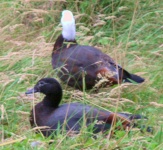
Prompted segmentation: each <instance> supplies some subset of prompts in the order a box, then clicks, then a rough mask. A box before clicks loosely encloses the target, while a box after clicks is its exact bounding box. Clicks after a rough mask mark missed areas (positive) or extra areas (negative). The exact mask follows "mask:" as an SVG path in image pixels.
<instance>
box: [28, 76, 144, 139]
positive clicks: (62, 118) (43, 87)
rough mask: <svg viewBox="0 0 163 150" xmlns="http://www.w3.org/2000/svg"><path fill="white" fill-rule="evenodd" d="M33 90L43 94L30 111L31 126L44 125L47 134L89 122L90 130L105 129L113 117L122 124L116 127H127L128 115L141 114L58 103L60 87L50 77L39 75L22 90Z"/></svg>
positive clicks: (79, 127) (43, 131) (133, 117)
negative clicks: (35, 81)
mask: <svg viewBox="0 0 163 150" xmlns="http://www.w3.org/2000/svg"><path fill="white" fill-rule="evenodd" d="M36 92H41V93H43V94H45V97H44V99H43V100H42V101H41V102H40V103H38V104H37V105H36V106H35V107H34V109H33V110H32V111H31V115H30V123H31V126H32V127H35V126H39V127H41V126H46V127H47V128H46V129H42V130H41V132H42V133H43V135H44V136H49V135H51V134H52V133H54V132H55V131H56V130H58V129H60V130H62V129H65V130H66V131H75V132H77V133H78V132H79V131H80V129H81V127H82V126H83V125H85V126H87V127H89V126H91V125H93V128H92V129H93V132H94V133H97V132H100V131H101V132H105V131H107V130H108V129H110V126H111V125H112V124H115V123H116V121H117V120H119V121H121V122H122V126H121V125H120V126H118V128H123V129H126V128H127V127H130V123H131V120H132V119H140V118H141V116H140V115H130V114H125V113H113V112H109V111H105V110H99V109H97V108H94V107H91V106H89V105H84V104H80V103H67V104H63V105H60V106H59V103H60V101H61V98H62V88H61V86H60V84H59V83H58V82H57V80H55V79H53V78H44V79H41V80H40V81H38V83H37V84H36V85H35V86H34V88H33V89H31V90H28V91H27V92H26V94H31V93H36Z"/></svg>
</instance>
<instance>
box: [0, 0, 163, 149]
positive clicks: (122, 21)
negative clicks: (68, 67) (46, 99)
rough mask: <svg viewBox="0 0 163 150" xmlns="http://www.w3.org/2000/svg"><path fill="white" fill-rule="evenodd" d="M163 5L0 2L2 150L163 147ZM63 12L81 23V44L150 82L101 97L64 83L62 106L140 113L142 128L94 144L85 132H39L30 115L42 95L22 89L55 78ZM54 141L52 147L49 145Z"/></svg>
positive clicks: (122, 0)
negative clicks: (149, 130) (51, 134)
mask: <svg viewBox="0 0 163 150" xmlns="http://www.w3.org/2000/svg"><path fill="white" fill-rule="evenodd" d="M162 8H163V1H162V0H157V1H155V0H148V1H146V0H134V1H129V0H112V1H99V0H90V1H72V0H67V1H66V0H54V1H41V0H24V1H23V0H15V1H12V0H1V2H0V33H1V36H0V117H1V118H0V138H1V139H0V140H1V141H0V142H1V143H0V149H5V150H9V149H16V150H18V149H21V150H22V149H48V150H49V149H63V150H64V149H65V150H66V149H75V150H77V149H125V150H130V149H132V150H138V149H140V150H142V149H143V150H161V149H162V147H163V131H162V130H163V129H162V127H163V108H162V107H163V94H162V93H163V76H162V73H163V67H162V64H163V40H162V39H163V19H162V18H163V10H162ZM64 9H69V10H71V11H72V12H73V13H74V15H75V18H76V25H77V40H78V43H80V44H87V45H94V46H97V47H99V48H101V49H102V50H103V52H105V53H108V54H109V55H110V56H112V57H113V58H114V59H115V60H116V61H117V62H118V63H119V64H121V65H122V66H123V67H124V68H126V69H127V70H128V71H130V72H132V73H136V74H138V75H141V76H142V77H144V78H145V80H146V81H145V83H143V84H141V85H119V86H114V87H110V88H109V87H108V88H104V89H101V90H100V91H99V93H96V94H95V93H92V92H91V91H87V92H84V94H83V92H80V91H77V90H74V89H72V88H70V87H68V86H66V85H63V84H62V86H63V89H64V96H63V100H62V103H65V102H75V101H79V102H81V103H86V104H89V105H93V106H96V107H99V108H105V109H107V110H111V111H118V112H119V111H122V112H129V113H135V114H142V115H145V116H147V117H148V120H147V121H143V122H141V123H142V124H145V125H146V126H151V127H153V128H154V132H153V133H147V132H140V130H139V129H136V130H131V131H130V132H129V133H127V132H126V131H115V135H114V136H113V137H111V138H110V137H109V136H104V135H102V134H101V133H99V134H98V135H97V138H93V136H92V133H90V132H88V131H87V129H85V128H83V130H82V131H81V133H80V134H79V135H76V136H68V135H66V134H65V133H63V134H58V135H57V136H55V137H54V138H53V139H49V138H44V137H43V136H42V135H41V134H35V133H34V131H33V130H32V129H31V128H30V125H29V113H30V110H31V109H32V106H33V105H34V103H37V102H39V101H40V100H41V99H42V97H43V95H38V94H36V95H35V97H33V96H32V97H29V96H28V97H27V96H26V95H25V94H24V93H25V91H26V90H27V89H28V88H30V87H32V86H33V85H34V84H35V83H36V81H38V80H39V79H40V78H42V77H56V78H57V76H56V70H53V69H52V66H51V52H52V48H53V43H54V42H55V39H56V38H57V36H58V35H59V34H60V33H61V25H59V23H60V16H61V11H62V10H64ZM49 141H53V142H52V144H49Z"/></svg>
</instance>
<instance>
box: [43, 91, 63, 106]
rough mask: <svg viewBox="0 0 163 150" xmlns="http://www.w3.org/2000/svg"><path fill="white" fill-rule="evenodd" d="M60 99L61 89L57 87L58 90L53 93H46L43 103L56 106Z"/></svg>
mask: <svg viewBox="0 0 163 150" xmlns="http://www.w3.org/2000/svg"><path fill="white" fill-rule="evenodd" d="M61 99H62V90H60V89H58V92H55V93H54V94H53V93H52V94H48V95H46V96H45V97H44V99H43V104H44V105H45V106H48V107H55V108H56V107H58V105H59V103H60V102H61Z"/></svg>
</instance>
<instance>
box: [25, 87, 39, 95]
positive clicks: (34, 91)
mask: <svg viewBox="0 0 163 150" xmlns="http://www.w3.org/2000/svg"><path fill="white" fill-rule="evenodd" d="M36 92H38V90H37V89H36V88H32V89H29V90H28V91H27V92H25V94H26V95H28V94H32V93H36Z"/></svg>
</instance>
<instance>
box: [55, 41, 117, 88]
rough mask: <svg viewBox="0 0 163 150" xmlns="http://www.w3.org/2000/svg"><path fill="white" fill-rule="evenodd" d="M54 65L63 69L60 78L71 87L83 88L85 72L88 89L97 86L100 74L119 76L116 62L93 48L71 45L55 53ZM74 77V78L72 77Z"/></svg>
mask: <svg viewBox="0 0 163 150" xmlns="http://www.w3.org/2000/svg"><path fill="white" fill-rule="evenodd" d="M52 65H53V68H54V69H56V68H58V67H61V68H62V69H61V70H62V71H61V72H59V77H60V78H61V79H62V80H63V81H67V80H68V79H69V81H68V84H69V85H70V86H75V87H79V88H81V87H82V82H83V81H82V73H84V72H85V82H86V87H87V88H88V89H89V88H92V87H93V86H94V85H95V81H96V79H97V74H98V73H103V72H111V73H112V76H115V78H116V75H117V69H116V66H115V63H114V61H113V60H112V59H111V58H110V57H109V56H108V55H106V54H104V53H102V52H101V51H100V50H98V49H97V48H94V47H92V46H81V45H77V44H74V45H71V46H70V47H69V48H67V47H63V48H61V49H60V50H57V51H55V52H53V55H52ZM70 75H73V77H70Z"/></svg>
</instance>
